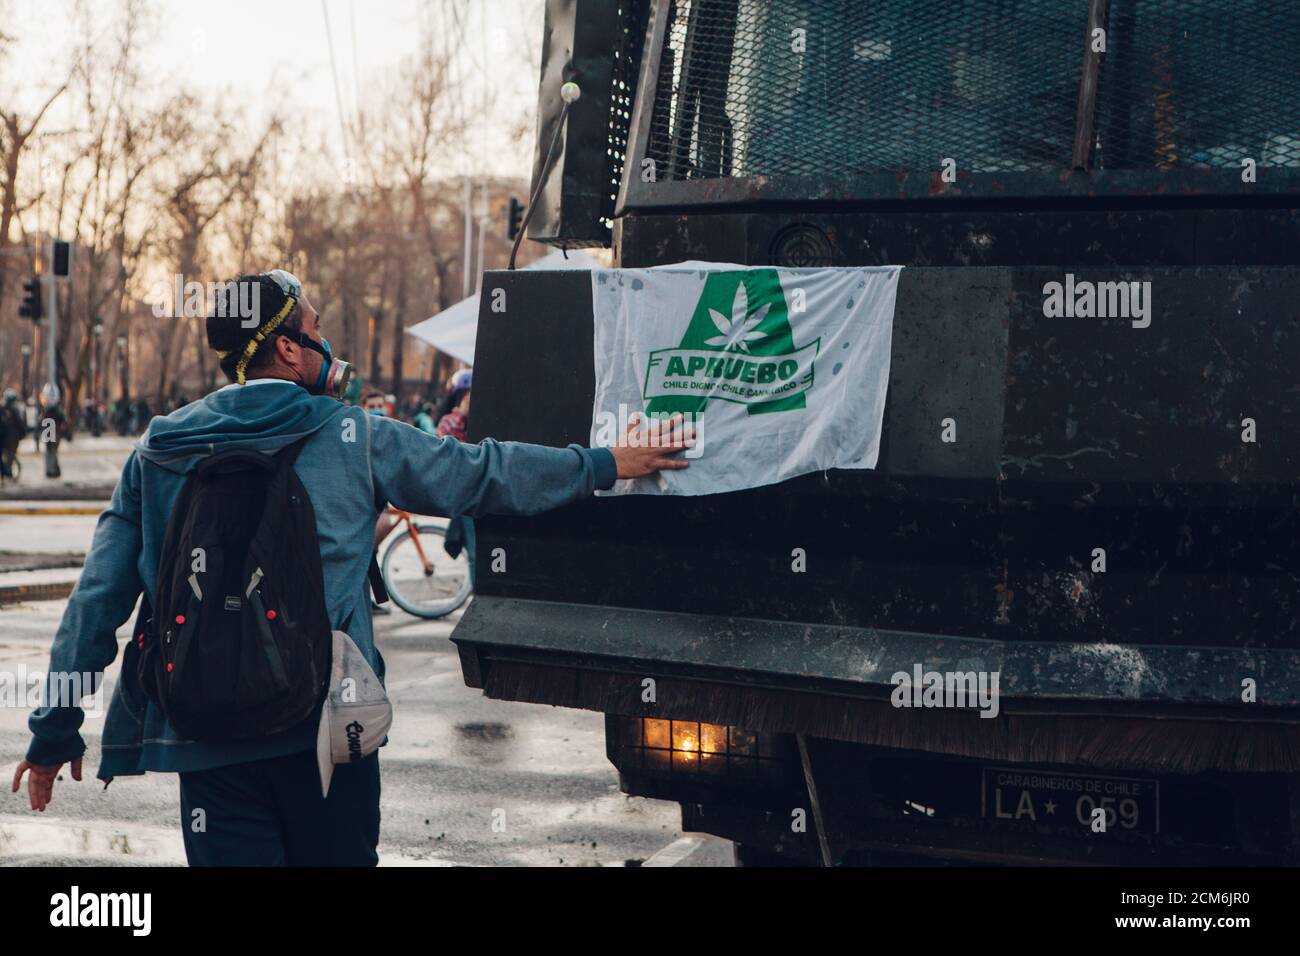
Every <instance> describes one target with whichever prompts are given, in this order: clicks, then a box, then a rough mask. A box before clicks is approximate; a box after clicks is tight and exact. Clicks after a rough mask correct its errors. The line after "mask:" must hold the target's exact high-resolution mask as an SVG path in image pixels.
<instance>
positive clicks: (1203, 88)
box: [647, 0, 1300, 180]
mask: <svg viewBox="0 0 1300 956" xmlns="http://www.w3.org/2000/svg"><path fill="white" fill-rule="evenodd" d="M1289 3H1290V0H1111V4H1110V9H1109V13H1108V17H1109V19H1108V24H1107V49H1106V53H1105V54H1104V55H1103V56H1102V60H1101V78H1102V79H1101V87H1100V92H1099V98H1098V110H1097V117H1096V127H1095V130H1096V140H1097V142H1098V144H1099V145H1100V147H1101V148H1100V152H1099V153H1098V152H1097V151H1095V150H1094V155H1093V157H1092V165H1094V166H1096V165H1102V166H1106V167H1115V168H1145V169H1152V168H1155V169H1162V168H1172V167H1174V166H1195V165H1237V164H1238V162H1239V160H1240V159H1241V158H1242V157H1243V156H1245V155H1251V156H1253V157H1255V158H1256V159H1257V160H1258V161H1259V163H1260V165H1268V164H1270V163H1271V164H1278V165H1300V121H1298V120H1297V116H1298V112H1297V111H1298V110H1300V106H1298V104H1300V82H1298V81H1297V72H1296V68H1295V57H1296V51H1297V49H1300V45H1298V44H1297V38H1298V37H1297V31H1298V30H1300V17H1297V16H1295V11H1292V10H1290V9H1288V6H1289ZM1087 14H1088V3H1087V0H673V2H671V3H669V20H668V27H667V32H666V36H665V43H664V49H663V52H662V59H661V63H660V82H659V85H658V89H657V92H656V101H655V105H654V111H653V114H652V117H651V123H650V134H649V139H648V144H647V155H648V156H649V157H650V158H651V159H653V160H654V162H655V173H656V177H657V178H661V179H672V180H683V179H716V178H725V177H751V176H788V175H794V176H826V175H854V174H864V173H873V172H876V173H878V172H894V171H910V170H923V171H938V170H939V169H940V166H941V163H942V161H943V160H944V159H946V158H952V159H953V160H955V161H956V164H957V169H958V170H959V171H962V172H974V173H979V172H1000V171H1021V172H1025V171H1049V170H1050V171H1057V170H1061V169H1064V168H1068V167H1069V166H1070V165H1071V156H1072V145H1073V140H1074V135H1075V125H1076V115H1077V110H1078V98H1079V81H1080V76H1081V72H1082V68H1083V60H1084V55H1085V52H1086V49H1087V44H1088V41H1089V39H1090V38H1089V37H1088V31H1087Z"/></svg>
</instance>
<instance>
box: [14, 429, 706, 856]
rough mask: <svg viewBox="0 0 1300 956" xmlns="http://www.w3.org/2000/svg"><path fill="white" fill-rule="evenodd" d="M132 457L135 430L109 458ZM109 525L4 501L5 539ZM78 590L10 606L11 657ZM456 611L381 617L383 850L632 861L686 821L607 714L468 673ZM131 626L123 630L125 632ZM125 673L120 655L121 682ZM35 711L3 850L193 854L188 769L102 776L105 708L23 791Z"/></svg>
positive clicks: (32, 660) (21, 732)
mask: <svg viewBox="0 0 1300 956" xmlns="http://www.w3.org/2000/svg"><path fill="white" fill-rule="evenodd" d="M119 453H120V457H118V454H119ZM124 458H125V443H123V447H122V448H121V449H120V450H119V449H116V448H113V449H109V450H108V451H106V452H105V453H104V454H103V456H102V463H101V464H100V467H104V468H109V467H120V464H118V465H115V464H114V460H116V461H117V462H120V461H121V460H123V459H124ZM74 467H75V466H74ZM94 525H95V518H94V517H93V516H67V515H62V516H53V515H51V516H45V515H13V514H8V515H0V551H24V552H38V551H45V552H50V551H66V550H81V551H84V550H85V549H86V547H87V546H88V545H89V541H90V536H91V533H92V532H93V530H94ZM33 573H40V574H47V575H48V574H57V572H33ZM65 573H69V572H65ZM75 573H76V572H70V574H72V575H75ZM5 577H11V576H10V575H5ZM65 604H66V602H65V601H61V600H60V601H42V602H32V603H28V604H19V605H10V606H3V607H0V672H15V671H18V670H19V669H20V668H22V667H25V668H26V669H27V670H28V671H33V670H40V671H44V669H45V667H46V666H47V664H48V656H47V655H48V650H49V644H50V640H51V637H52V635H53V633H54V630H55V628H56V627H57V624H58V621H59V619H60V616H61V614H62V611H63V608H64V606H65ZM454 621H455V618H453V619H451V620H449V621H445V622H433V621H421V620H417V619H416V618H413V617H410V616H409V615H406V614H404V613H403V612H401V611H399V610H396V609H395V610H394V612H393V613H392V614H391V615H389V616H382V617H379V618H377V619H376V625H377V629H376V630H377V639H378V642H379V646H380V649H381V651H382V652H383V654H384V657H385V660H386V661H387V665H388V687H389V693H390V695H391V697H392V698H393V701H394V706H395V718H394V724H393V729H392V732H391V734H390V743H389V745H388V746H387V747H385V748H384V749H383V750H382V751H381V752H380V763H381V766H382V770H383V798H382V813H383V824H382V830H381V835H380V856H381V864H383V865H404V864H410V865H421V864H424V865H439V864H442V865H448V864H450V865H486V866H495V865H564V866H597V865H600V866H621V865H624V864H625V862H626V861H629V860H634V861H640V860H644V859H646V858H647V857H649V856H651V855H652V854H653V853H655V852H656V851H658V850H660V849H662V848H663V847H665V846H666V845H667V844H669V843H670V842H671V841H673V840H674V839H676V838H678V837H679V836H680V835H681V834H680V824H681V818H680V811H679V810H678V807H677V805H676V804H670V803H664V802H660V801H653V800H645V799H641V798H632V797H627V796H624V795H623V794H622V793H620V792H619V789H618V780H617V775H616V773H615V771H614V768H613V767H612V766H611V765H610V764H609V762H608V761H607V760H606V759H605V752H604V748H605V742H604V719H603V717H602V716H601V715H600V714H595V713H589V712H585V711H571V710H563V709H559V708H551V707H541V706H537V705H532V704H515V703H509V702H501V701H493V700H488V699H486V698H484V697H483V696H482V694H481V693H480V692H479V691H477V690H471V689H470V688H467V687H466V686H465V684H464V679H463V678H462V676H461V672H460V663H459V660H458V658H457V655H456V649H455V645H453V644H452V643H451V642H450V640H448V637H449V635H450V633H451V630H452V626H453V624H454ZM126 636H127V635H126V629H125V628H123V629H122V630H121V631H119V633H118V637H119V641H122V642H124V641H125V640H126ZM119 660H120V655H119ZM116 676H117V665H116V664H114V665H113V667H111V668H110V669H109V671H108V673H107V679H108V682H109V692H111V688H112V684H113V683H114V682H115V680H116ZM26 717H27V711H26V710H25V709H23V708H15V707H9V706H0V773H3V780H4V786H3V790H0V865H34V864H35V865H39V864H52V863H92V864H109V863H111V864H125V865H130V864H160V863H183V862H184V854H183V851H182V849H181V839H180V832H179V802H178V787H177V781H176V778H175V777H174V776H172V775H169V774H150V775H147V776H145V777H132V778H121V779H118V780H116V781H114V782H113V783H112V785H111V786H110V787H109V788H108V789H107V791H105V790H104V788H103V785H102V784H101V783H100V782H99V781H96V780H95V779H94V773H95V770H96V768H97V767H98V762H99V726H100V724H101V723H102V718H99V719H96V718H94V717H92V718H90V719H88V720H87V722H86V725H85V727H84V729H83V733H84V735H85V737H86V741H87V745H88V747H89V750H88V752H87V754H86V762H85V764H86V765H85V774H84V776H85V778H86V779H84V780H83V781H82V782H80V783H76V782H73V781H72V780H71V778H70V776H69V775H68V772H67V768H65V770H64V779H63V781H61V782H60V783H58V784H56V786H55V792H54V802H53V803H52V804H51V806H50V808H49V809H48V810H47V811H46V812H45V813H44V814H36V813H33V812H31V811H30V810H29V809H28V808H27V802H26V801H27V795H26V792H25V789H26V788H25V787H24V792H22V793H21V794H12V793H10V792H9V781H10V780H12V776H13V770H14V767H15V766H16V765H17V762H18V761H19V759H21V757H22V755H23V753H24V752H25V750H26V747H27V743H28V740H29V735H28V732H27V729H26ZM495 810H503V811H504V812H505V814H504V819H505V828H504V831H503V832H497V831H496V830H494V828H493V826H492V823H493V818H494V813H493V811H495ZM497 816H498V818H499V817H500V814H497Z"/></svg>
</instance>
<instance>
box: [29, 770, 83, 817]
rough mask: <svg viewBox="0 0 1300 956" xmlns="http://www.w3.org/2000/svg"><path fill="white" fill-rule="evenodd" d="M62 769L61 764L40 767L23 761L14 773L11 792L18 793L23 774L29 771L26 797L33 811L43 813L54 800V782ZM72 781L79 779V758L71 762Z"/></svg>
mask: <svg viewBox="0 0 1300 956" xmlns="http://www.w3.org/2000/svg"><path fill="white" fill-rule="evenodd" d="M62 769H63V764H61V763H56V764H53V765H52V766H42V765H41V764H34V763H28V762H27V761H26V760H24V761H23V762H22V763H20V764H19V765H18V769H17V770H16V771H14V787H13V792H14V793H17V792H18V787H19V786H20V785H21V784H22V782H23V774H24V773H27V772H28V771H30V772H31V776H29V777H28V778H27V796H28V797H29V798H30V799H31V803H32V809H33V810H40V811H41V812H44V811H45V808H46V807H48V806H49V805H50V800H52V799H53V798H54V780H55V778H56V777H57V776H58V775H59V771H60V770H62ZM72 779H73V780H80V779H81V758H80V757H78V758H77V759H76V760H74V761H72Z"/></svg>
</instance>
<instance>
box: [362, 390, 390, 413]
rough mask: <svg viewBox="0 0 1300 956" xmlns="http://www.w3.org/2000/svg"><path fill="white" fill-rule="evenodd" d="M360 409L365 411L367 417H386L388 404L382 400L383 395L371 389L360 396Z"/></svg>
mask: <svg viewBox="0 0 1300 956" xmlns="http://www.w3.org/2000/svg"><path fill="white" fill-rule="evenodd" d="M361 407H362V408H363V409H365V412H366V414H367V415H381V416H385V417H387V415H388V403H387V402H386V401H385V400H384V393H383V392H381V391H379V390H377V389H373V388H372V389H371V390H370V391H368V392H366V394H365V395H363V396H361Z"/></svg>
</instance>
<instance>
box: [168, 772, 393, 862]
mask: <svg viewBox="0 0 1300 956" xmlns="http://www.w3.org/2000/svg"><path fill="white" fill-rule="evenodd" d="M180 778H181V831H182V833H183V834H184V836H185V856H186V858H187V859H188V860H189V863H190V866H374V865H375V864H376V863H378V862H379V854H378V853H377V852H376V847H377V846H378V845H379V754H378V753H377V752H376V753H373V754H371V755H370V756H369V757H367V758H365V759H364V760H360V761H358V762H357V763H352V764H340V765H338V766H336V767H335V768H334V779H333V781H332V782H331V784H330V795H329V799H324V798H322V797H321V795H320V771H319V770H318V769H317V766H316V753H315V751H305V752H303V753H299V754H292V755H291V756H288V757H274V758H272V759H270V760H258V761H255V762H253V763H241V764H232V765H230V766H228V767H217V768H215V769H212V770H201V771H198V772H195V773H182V774H180ZM196 810H202V811H203V813H201V814H196V813H195V811H196ZM200 825H202V828H201V829H199V827H200ZM196 831H197V832H196Z"/></svg>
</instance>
